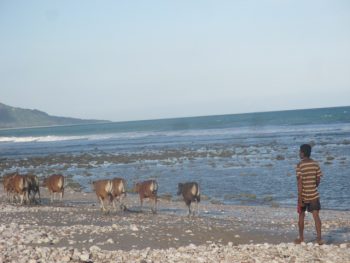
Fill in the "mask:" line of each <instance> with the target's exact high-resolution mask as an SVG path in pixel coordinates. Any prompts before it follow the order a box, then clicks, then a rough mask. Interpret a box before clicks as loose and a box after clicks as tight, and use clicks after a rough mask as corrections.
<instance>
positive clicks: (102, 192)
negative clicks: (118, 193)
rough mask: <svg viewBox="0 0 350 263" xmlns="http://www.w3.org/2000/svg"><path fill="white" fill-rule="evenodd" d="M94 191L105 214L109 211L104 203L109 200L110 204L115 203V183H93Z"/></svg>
mask: <svg viewBox="0 0 350 263" xmlns="http://www.w3.org/2000/svg"><path fill="white" fill-rule="evenodd" d="M92 186H93V189H94V191H95V193H96V196H97V198H98V199H99V200H100V203H101V210H102V211H103V212H105V211H107V209H106V208H105V206H104V201H105V200H108V201H109V202H112V201H113V196H112V192H113V183H112V181H111V180H98V181H94V182H92Z"/></svg>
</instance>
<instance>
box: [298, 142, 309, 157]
mask: <svg viewBox="0 0 350 263" xmlns="http://www.w3.org/2000/svg"><path fill="white" fill-rule="evenodd" d="M300 151H301V152H302V153H303V154H304V155H305V156H306V157H310V155H311V146H310V144H303V145H301V146H300Z"/></svg>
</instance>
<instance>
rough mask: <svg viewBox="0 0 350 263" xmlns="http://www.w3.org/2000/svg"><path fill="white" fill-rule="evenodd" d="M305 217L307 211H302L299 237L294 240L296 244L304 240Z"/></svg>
mask: <svg viewBox="0 0 350 263" xmlns="http://www.w3.org/2000/svg"><path fill="white" fill-rule="evenodd" d="M304 219H305V211H302V212H301V213H300V214H299V222H298V227H299V238H297V239H296V240H295V241H294V243H295V244H300V243H301V242H304Z"/></svg>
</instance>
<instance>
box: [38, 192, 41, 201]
mask: <svg viewBox="0 0 350 263" xmlns="http://www.w3.org/2000/svg"><path fill="white" fill-rule="evenodd" d="M38 196H39V203H41V197H40V189H39V188H38Z"/></svg>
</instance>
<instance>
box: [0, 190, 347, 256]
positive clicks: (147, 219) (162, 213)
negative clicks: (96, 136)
mask: <svg viewBox="0 0 350 263" xmlns="http://www.w3.org/2000/svg"><path fill="white" fill-rule="evenodd" d="M42 196H43V200H42V204H40V205H23V206H19V205H16V204H9V203H8V202H7V201H6V197H5V195H4V193H3V192H2V190H1V191H0V200H1V201H0V263H1V262H342V263H343V262H350V243H349V240H350V233H349V231H348V229H350V213H349V212H346V211H322V212H321V219H322V221H323V234H324V239H325V240H326V243H327V244H326V245H323V246H318V245H317V244H315V242H314V239H315V238H314V225H313V220H312V217H311V215H308V216H307V219H306V224H305V231H306V240H305V241H306V243H303V244H302V245H294V244H293V243H292V240H293V239H294V238H295V237H296V234H297V227H296V226H297V215H296V211H295V209H294V208H273V207H248V206H227V205H220V204H211V203H209V202H208V203H206V202H203V203H202V204H201V206H200V214H199V215H198V216H195V217H188V216H187V214H186V208H185V205H184V204H183V203H182V202H175V201H169V200H166V199H161V200H160V202H159V210H158V213H157V214H152V213H151V212H150V210H149V209H147V203H146V208H145V210H144V211H142V212H141V211H140V210H139V204H138V200H137V197H136V196H135V195H132V194H131V195H128V196H127V198H126V199H125V204H126V206H127V207H128V211H124V212H123V211H111V212H110V213H109V214H103V213H101V211H100V209H99V206H98V204H97V202H96V198H95V196H94V194H92V193H83V192H77V191H74V190H73V189H67V191H66V195H65V198H64V202H63V203H61V202H55V203H54V204H49V203H48V194H47V192H45V189H42ZM149 207H150V205H149ZM149 207H148V208H149Z"/></svg>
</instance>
